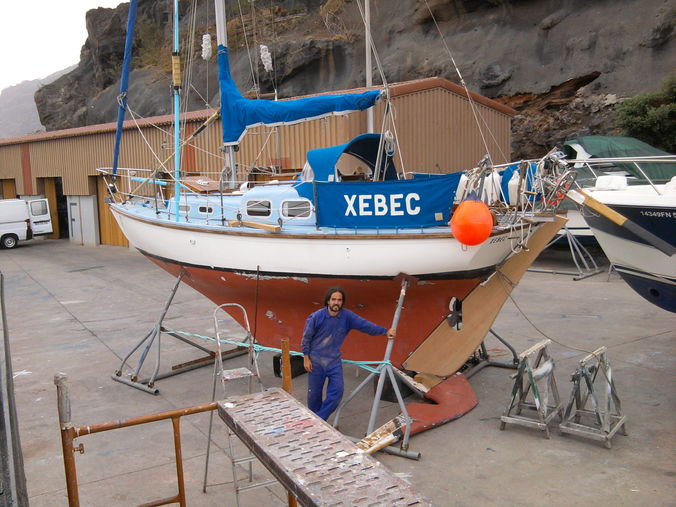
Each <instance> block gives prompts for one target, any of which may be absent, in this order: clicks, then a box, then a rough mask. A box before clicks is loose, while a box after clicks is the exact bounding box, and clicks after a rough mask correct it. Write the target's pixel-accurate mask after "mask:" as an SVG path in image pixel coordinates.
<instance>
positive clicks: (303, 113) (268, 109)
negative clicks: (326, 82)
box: [218, 45, 380, 144]
mask: <svg viewBox="0 0 676 507" xmlns="http://www.w3.org/2000/svg"><path fill="white" fill-rule="evenodd" d="M229 60H230V59H229V56H228V48H226V47H225V46H222V45H219V46H218V81H219V83H220V89H221V123H222V125H223V142H224V143H225V144H236V143H238V142H239V141H240V139H241V138H242V136H243V135H244V132H245V131H246V129H247V128H248V127H252V126H254V125H261V124H264V125H281V124H285V123H294V122H297V121H299V120H305V119H311V118H319V117H322V116H325V115H329V114H337V113H347V112H349V111H359V110H362V109H367V108H369V107H371V106H372V105H373V104H375V102H376V100H377V99H378V97H379V96H380V91H379V90H371V91H367V92H363V93H352V94H342V95H320V96H317V97H306V98H302V99H296V100H284V101H279V102H272V101H269V100H251V99H246V98H244V97H242V94H241V93H239V90H238V89H237V86H236V85H235V82H234V81H233V79H232V76H231V75H230V61H229Z"/></svg>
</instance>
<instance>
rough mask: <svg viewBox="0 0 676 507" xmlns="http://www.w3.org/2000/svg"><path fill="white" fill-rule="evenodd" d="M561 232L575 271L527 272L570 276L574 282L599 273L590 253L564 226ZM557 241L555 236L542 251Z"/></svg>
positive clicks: (529, 269)
mask: <svg viewBox="0 0 676 507" xmlns="http://www.w3.org/2000/svg"><path fill="white" fill-rule="evenodd" d="M563 231H564V237H565V238H566V241H567V242H568V248H570V256H571V257H572V259H573V262H574V263H575V267H576V268H577V271H558V270H556V269H541V268H528V271H531V272H534V273H552V274H554V275H572V276H573V280H575V281H578V280H584V279H585V278H589V277H590V276H594V275H597V274H599V273H601V272H602V271H603V270H602V269H601V268H600V267H599V266H598V264H596V261H595V260H594V257H593V256H592V254H591V253H589V250H587V249H586V248H585V247H584V245H583V244H582V243H580V240H578V239H577V238H576V237H575V235H574V234H573V233H572V232H570V230H569V229H568V227H566V226H565V225H564V226H563ZM559 239H560V238H559V237H556V236H555V237H554V239H552V240H551V241H550V242H549V243H547V245H546V246H545V247H544V248H543V250H545V249H547V248H549V247H550V246H551V245H553V244H554V243H556V242H557V241H559Z"/></svg>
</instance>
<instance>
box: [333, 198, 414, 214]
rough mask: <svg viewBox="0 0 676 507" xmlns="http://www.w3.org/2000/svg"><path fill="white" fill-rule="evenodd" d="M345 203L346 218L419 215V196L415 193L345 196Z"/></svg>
mask: <svg viewBox="0 0 676 507" xmlns="http://www.w3.org/2000/svg"><path fill="white" fill-rule="evenodd" d="M343 197H345V202H346V203H347V208H346V209H345V216H346V217H350V216H352V217H356V216H360V217H369V216H374V215H375V216H385V215H390V216H394V217H397V216H404V215H405V214H406V215H417V214H418V213H420V206H419V205H418V203H419V202H420V196H419V195H418V194H416V193H410V194H406V195H405V196H404V194H391V195H389V196H387V195H383V194H373V195H368V194H362V195H356V194H355V195H345V196H343Z"/></svg>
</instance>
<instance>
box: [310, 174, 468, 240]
mask: <svg viewBox="0 0 676 507" xmlns="http://www.w3.org/2000/svg"><path fill="white" fill-rule="evenodd" d="M460 176H461V173H454V174H445V175H440V176H438V177H434V178H418V179H412V180H395V181H379V182H352V181H349V182H345V181H344V182H321V181H317V182H314V191H315V197H316V202H315V206H316V210H317V225H318V226H319V227H345V228H369V229H379V228H382V229H403V228H417V227H430V226H435V225H446V224H447V223H448V221H449V219H450V214H451V207H452V205H453V197H454V196H455V191H456V189H457V188H458V183H459V182H460Z"/></svg>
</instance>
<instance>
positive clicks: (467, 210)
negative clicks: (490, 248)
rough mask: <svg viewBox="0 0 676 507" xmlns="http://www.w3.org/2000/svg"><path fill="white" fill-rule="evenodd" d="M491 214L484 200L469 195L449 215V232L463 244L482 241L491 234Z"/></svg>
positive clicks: (471, 244)
mask: <svg viewBox="0 0 676 507" xmlns="http://www.w3.org/2000/svg"><path fill="white" fill-rule="evenodd" d="M492 229H493V215H491V211H490V210H489V209H488V206H487V205H486V203H485V202H483V201H479V200H474V199H472V198H471V197H470V198H469V199H466V200H464V201H462V202H461V203H460V205H459V206H458V208H457V209H456V210H455V211H454V212H453V216H452V217H451V232H452V233H453V236H454V237H455V238H456V239H457V240H458V241H460V243H462V244H463V245H468V246H474V245H478V244H480V243H483V242H484V241H486V239H488V236H490V235H491V230H492Z"/></svg>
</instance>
